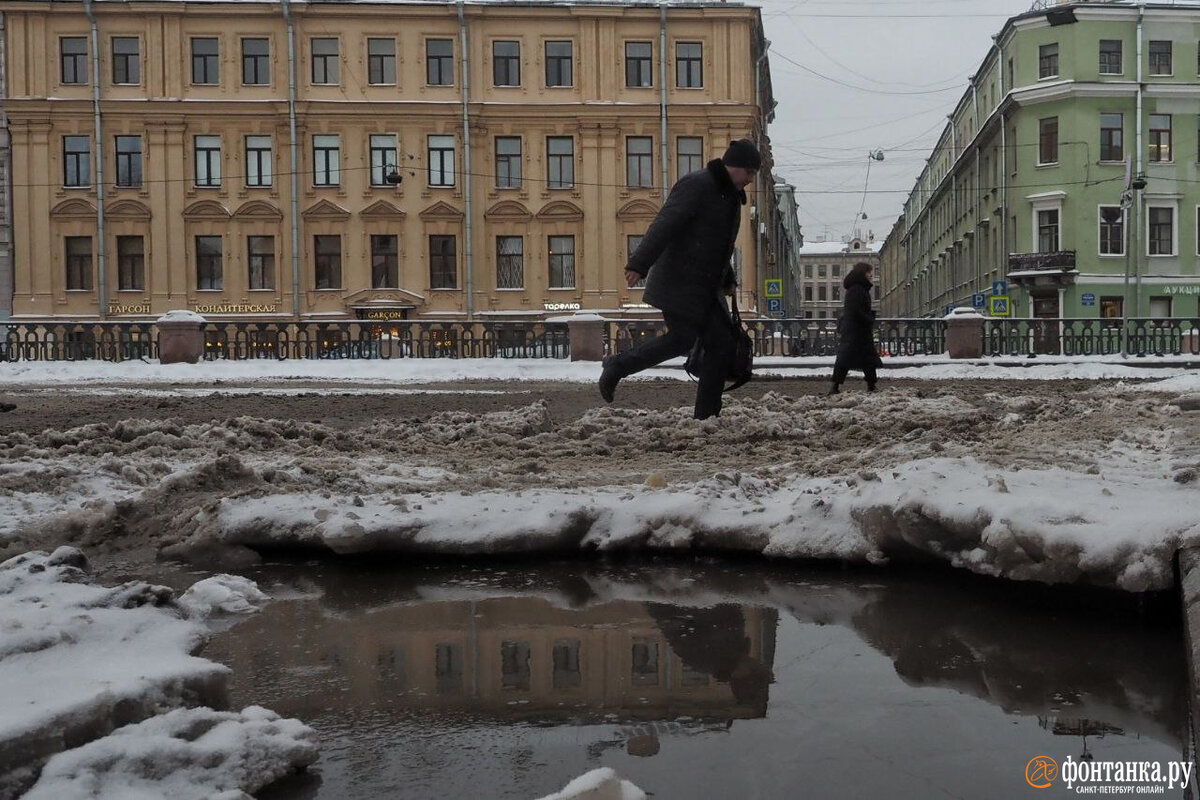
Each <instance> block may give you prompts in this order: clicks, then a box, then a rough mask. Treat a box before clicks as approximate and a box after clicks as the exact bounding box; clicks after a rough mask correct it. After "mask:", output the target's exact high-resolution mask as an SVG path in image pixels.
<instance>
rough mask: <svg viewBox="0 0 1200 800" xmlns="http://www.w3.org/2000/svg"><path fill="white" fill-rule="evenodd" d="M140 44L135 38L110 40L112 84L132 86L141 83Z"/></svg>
mask: <svg viewBox="0 0 1200 800" xmlns="http://www.w3.org/2000/svg"><path fill="white" fill-rule="evenodd" d="M140 48H141V43H140V42H139V41H138V38H137V37H136V36H114V37H113V39H112V82H113V83H119V84H125V85H133V84H138V83H141V82H142V59H141V54H140V52H139V51H140Z"/></svg>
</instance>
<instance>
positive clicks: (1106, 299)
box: [1100, 295, 1125, 319]
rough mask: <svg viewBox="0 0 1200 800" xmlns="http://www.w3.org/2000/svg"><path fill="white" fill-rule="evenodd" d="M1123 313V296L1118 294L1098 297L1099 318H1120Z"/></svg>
mask: <svg viewBox="0 0 1200 800" xmlns="http://www.w3.org/2000/svg"><path fill="white" fill-rule="evenodd" d="M1124 314H1125V298H1124V297H1121V296H1120V295H1107V296H1104V295H1102V296H1101V297H1100V319H1121V318H1122V317H1123V316H1124Z"/></svg>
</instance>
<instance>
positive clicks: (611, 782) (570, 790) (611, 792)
mask: <svg viewBox="0 0 1200 800" xmlns="http://www.w3.org/2000/svg"><path fill="white" fill-rule="evenodd" d="M541 800H646V793H645V792H643V791H642V790H641V789H639V788H638V787H636V786H634V785H633V784H632V783H630V782H629V781H624V780H621V779H620V778H619V777H617V773H616V772H614V771H613V770H612V769H610V768H609V767H601V768H600V769H594V770H592V771H591V772H588V773H586V774H584V775H580V776H579V777H578V778H576V779H575V780H573V781H571V782H570V783H568V784H567V785H566V786H564V787H563V790H562V791H561V792H555V793H554V794H549V795H546V796H545V797H543V798H541Z"/></svg>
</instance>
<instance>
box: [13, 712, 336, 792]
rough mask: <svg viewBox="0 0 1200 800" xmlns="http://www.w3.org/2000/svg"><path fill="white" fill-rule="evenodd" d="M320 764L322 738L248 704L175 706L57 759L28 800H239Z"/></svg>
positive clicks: (62, 754) (309, 729) (63, 754)
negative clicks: (231, 708) (238, 706)
mask: <svg viewBox="0 0 1200 800" xmlns="http://www.w3.org/2000/svg"><path fill="white" fill-rule="evenodd" d="M316 759H317V746H316V733H315V732H314V731H313V730H312V728H309V727H308V726H306V725H304V724H302V723H301V722H299V721H298V720H294V719H280V717H279V715H278V714H276V713H275V712H273V711H268V710H267V709H265V708H260V707H259V706H249V707H247V708H245V709H243V710H242V711H241V712H231V711H225V712H222V711H213V710H212V709H209V708H197V709H176V710H175V711H171V712H169V713H167V714H163V715H162V716H158V717H154V718H152V719H148V720H146V721H144V722H140V723H138V724H136V725H127V726H125V727H124V728H121V729H119V730H117V731H115V732H114V733H113V734H111V735H109V736H106V737H104V738H103V739H99V740H97V741H94V742H91V743H89V744H86V745H84V746H83V747H80V748H77V749H75V750H71V751H68V752H66V753H60V754H58V755H56V756H54V757H53V758H51V759H50V760H49V761H48V762H47V763H46V766H45V767H44V768H43V769H42V774H41V777H40V778H39V779H38V782H37V783H36V784H35V785H34V787H33V788H32V789H31V790H30V791H29V793H28V794H26V795H25V798H26V800H132V798H168V797H169V798H171V800H211V799H212V798H214V797H220V798H223V799H224V798H227V799H228V800H238V799H239V798H246V797H248V796H249V795H250V794H252V793H253V792H256V791H258V790H259V789H261V788H263V787H264V786H267V785H268V784H270V783H273V782H274V781H276V780H278V779H279V778H282V777H283V776H284V775H287V774H288V773H289V772H292V771H294V770H297V769H303V768H305V767H307V766H308V765H309V764H312V763H313V762H314V761H316Z"/></svg>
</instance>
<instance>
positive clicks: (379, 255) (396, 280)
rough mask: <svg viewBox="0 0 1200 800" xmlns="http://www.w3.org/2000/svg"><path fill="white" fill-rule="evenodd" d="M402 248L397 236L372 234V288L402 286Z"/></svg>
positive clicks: (395, 287)
mask: <svg viewBox="0 0 1200 800" xmlns="http://www.w3.org/2000/svg"><path fill="white" fill-rule="evenodd" d="M399 258H400V247H399V244H398V240H397V238H396V236H395V234H371V288H372V289H397V288H399V286H400V261H399Z"/></svg>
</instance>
